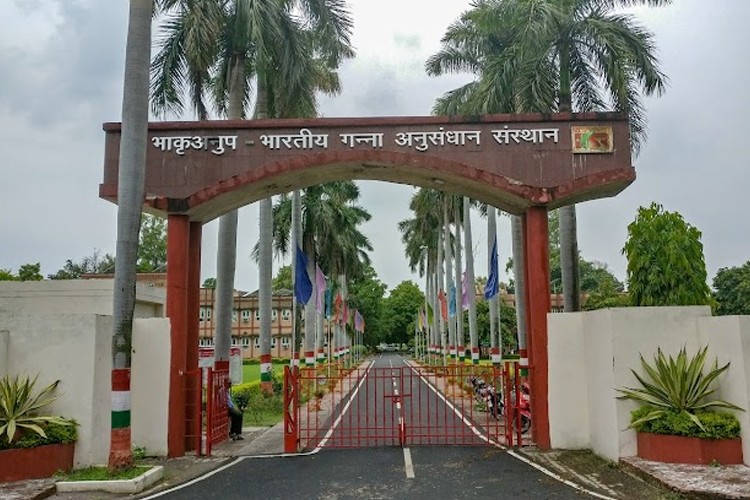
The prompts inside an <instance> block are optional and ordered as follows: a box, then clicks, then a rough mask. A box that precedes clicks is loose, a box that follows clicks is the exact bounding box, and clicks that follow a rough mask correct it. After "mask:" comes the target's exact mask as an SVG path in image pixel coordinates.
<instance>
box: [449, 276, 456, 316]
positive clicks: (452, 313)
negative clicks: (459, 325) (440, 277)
mask: <svg viewBox="0 0 750 500" xmlns="http://www.w3.org/2000/svg"><path fill="white" fill-rule="evenodd" d="M448 317H450V318H455V317H456V285H454V284H453V283H451V289H450V296H449V301H448Z"/></svg>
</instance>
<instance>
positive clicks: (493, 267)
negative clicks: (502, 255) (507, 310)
mask: <svg viewBox="0 0 750 500" xmlns="http://www.w3.org/2000/svg"><path fill="white" fill-rule="evenodd" d="M499 291H500V282H499V280H498V271H497V236H495V241H494V242H493V243H492V253H491V254H490V269H489V276H488V277H487V283H486V284H485V285H484V298H485V299H488V300H489V299H491V298H492V297H494V296H495V295H497V293H498V292H499Z"/></svg>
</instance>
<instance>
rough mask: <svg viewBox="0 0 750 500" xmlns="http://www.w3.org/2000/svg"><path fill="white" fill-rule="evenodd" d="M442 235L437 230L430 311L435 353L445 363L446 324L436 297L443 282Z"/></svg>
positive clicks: (442, 286)
mask: <svg viewBox="0 0 750 500" xmlns="http://www.w3.org/2000/svg"><path fill="white" fill-rule="evenodd" d="M443 241H444V237H443V235H442V234H441V233H440V232H438V237H437V265H436V266H435V301H434V306H433V309H432V313H433V315H434V321H435V323H437V336H436V338H435V347H436V351H437V352H436V354H442V355H443V363H444V364H445V353H446V349H447V348H448V342H447V339H446V333H445V331H446V326H447V325H446V324H445V320H444V319H443V313H442V309H441V305H440V299H439V298H438V295H439V294H440V290H441V289H443V290H445V288H444V286H445V285H444V283H443V262H444V260H445V258H444V255H443V254H444V244H443Z"/></svg>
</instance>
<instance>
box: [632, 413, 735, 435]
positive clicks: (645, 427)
mask: <svg viewBox="0 0 750 500" xmlns="http://www.w3.org/2000/svg"><path fill="white" fill-rule="evenodd" d="M654 410H655V408H652V407H650V406H643V407H641V408H638V409H637V410H634V411H633V413H632V414H631V415H630V420H631V422H632V424H631V426H632V427H633V428H634V429H635V430H636V431H638V432H651V433H653V434H669V435H672V436H686V437H697V438H702V439H733V438H736V437H739V435H740V422H739V421H738V420H737V417H735V416H734V415H732V414H731V413H723V412H708V411H697V412H695V414H694V416H695V418H697V419H698V421H699V422H700V423H701V425H700V426H698V425H697V424H696V423H695V421H693V419H692V418H691V417H690V414H689V413H687V412H684V411H682V412H675V411H668V412H666V413H664V414H663V415H662V416H660V417H659V418H655V419H653V420H644V419H645V418H647V417H648V415H650V414H651V413H652V412H653V411H654Z"/></svg>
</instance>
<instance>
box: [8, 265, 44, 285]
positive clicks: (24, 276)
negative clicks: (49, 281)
mask: <svg viewBox="0 0 750 500" xmlns="http://www.w3.org/2000/svg"><path fill="white" fill-rule="evenodd" d="M40 269H41V264H40V263H39V262H37V263H35V264H24V265H22V266H21V267H19V268H18V274H13V271H11V270H10V269H0V281H41V280H43V279H44V276H42V275H41V273H40Z"/></svg>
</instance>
